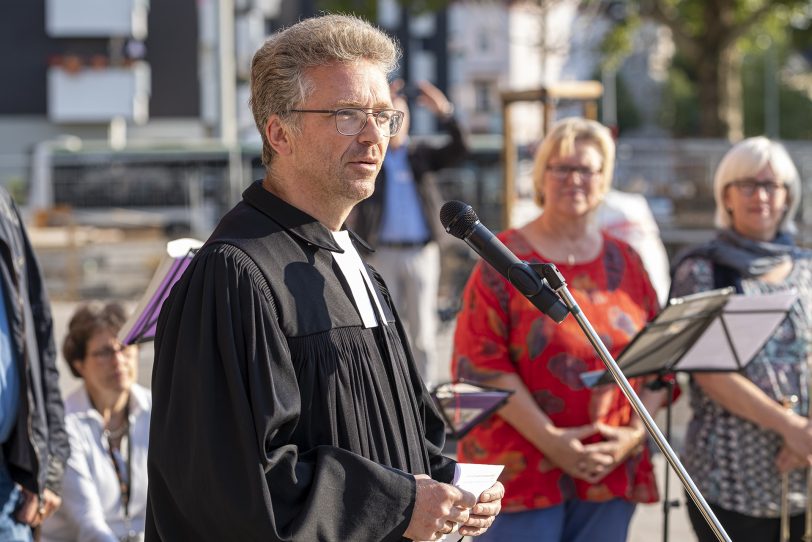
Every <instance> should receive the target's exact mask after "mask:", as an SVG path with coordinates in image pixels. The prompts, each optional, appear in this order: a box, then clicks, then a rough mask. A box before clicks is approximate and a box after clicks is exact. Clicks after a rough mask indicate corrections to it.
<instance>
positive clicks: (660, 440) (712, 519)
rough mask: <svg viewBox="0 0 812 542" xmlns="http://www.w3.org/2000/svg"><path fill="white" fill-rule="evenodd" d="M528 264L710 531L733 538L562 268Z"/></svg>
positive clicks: (722, 541)
mask: <svg viewBox="0 0 812 542" xmlns="http://www.w3.org/2000/svg"><path fill="white" fill-rule="evenodd" d="M530 267H531V268H533V270H534V271H536V272H537V273H539V274H540V275H541V276H542V277H543V278H544V279H545V280H546V281H547V283H548V284H549V285H550V287H551V288H552V289H553V290H555V291H556V293H557V294H558V295H559V296H560V297H561V299H562V301H563V302H564V304H565V305H566V306H567V309H568V310H569V312H570V313H571V314H572V316H573V317H574V318H575V320H576V321H577V322H578V325H579V326H580V327H581V330H582V331H583V332H584V334H585V335H586V338H587V340H589V342H590V344H591V345H592V347H593V348H594V349H595V352H596V353H597V354H598V357H600V358H601V361H603V363H604V365H605V366H606V370H607V371H609V373H610V374H611V375H612V378H614V380H615V382H617V385H618V386H620V389H621V391H622V392H623V395H625V396H626V399H628V400H629V403H631V406H632V408H633V409H634V411H635V412H636V413H637V415H638V416H640V419H641V420H643V424H644V425H645V426H646V430H647V431H648V433H649V435H651V437H652V438H653V439H654V442H655V443H656V444H657V447H658V448H659V449H660V451H662V453H663V455H664V456H665V458H666V459H667V460H668V462H669V463H670V464H671V467H672V468H673V469H674V471H675V472H676V474H677V476H678V477H679V479H680V481H681V482H682V485H683V486H684V487H685V491H687V492H688V495H690V497H691V499H693V501H694V503H696V506H697V508H698V509H699V511H700V512H701V513H702V516H703V517H704V518H705V521H707V522H708V526H709V527H710V528H711V530H712V531H713V534H714V535H716V538H717V539H718V540H719V542H732V541H731V539H730V537H729V536H728V535H727V533H726V532H725V530H724V528H723V527H722V524H721V523H719V520H718V519H717V518H716V515H715V514H714V513H713V510H711V508H710V506H709V505H708V503H707V501H705V498H704V497H703V496H702V494H701V493H700V492H699V489H697V487H696V485H695V484H694V481H693V480H691V477H690V476H689V475H688V471H686V470H685V467H683V466H682V463H681V462H680V460H679V458H678V457H677V454H676V453H674V450H673V449H672V448H671V445H670V444H669V443H668V441H667V440H666V438H665V437H664V436H663V434H662V432H660V428H659V427H657V424H656V423H655V422H654V419H653V418H652V417H651V414H649V413H648V411H647V410H646V407H645V406H644V405H643V402H642V401H641V400H640V397H638V396H637V393H636V392H635V391H634V388H632V386H631V384H629V381H628V380H627V379H626V376H625V375H624V374H623V372H622V371H621V370H620V367H618V364H617V362H616V361H615V360H614V358H612V354H610V353H609V350H608V349H607V348H606V345H604V344H603V341H602V340H601V339H600V337H599V336H598V334H597V332H595V329H594V328H593V327H592V324H590V323H589V320H587V318H586V316H585V315H584V313H583V312H581V308H580V307H579V306H578V303H577V302H576V301H575V299H574V298H573V297H572V294H570V291H569V289H568V288H567V283H566V281H565V280H564V277H563V275H561V272H560V271H559V270H558V268H557V267H556V266H555V265H553V264H551V263H542V264H530ZM668 399H669V401H670V400H671V398H670V397H669V398H668ZM666 479H667V477H666ZM666 483H667V482H666Z"/></svg>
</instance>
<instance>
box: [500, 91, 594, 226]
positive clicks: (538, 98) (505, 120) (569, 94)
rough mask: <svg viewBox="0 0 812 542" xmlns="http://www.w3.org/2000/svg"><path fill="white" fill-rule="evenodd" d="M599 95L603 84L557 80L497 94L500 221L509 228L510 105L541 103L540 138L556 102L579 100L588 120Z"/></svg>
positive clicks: (512, 187)
mask: <svg viewBox="0 0 812 542" xmlns="http://www.w3.org/2000/svg"><path fill="white" fill-rule="evenodd" d="M602 95H603V85H602V84H601V83H600V82H598V81H560V82H558V83H554V84H552V85H546V86H543V87H540V88H536V89H529V90H508V91H504V92H502V93H501V98H502V126H503V131H504V137H503V140H502V174H503V179H504V194H503V196H504V205H503V206H502V212H503V216H502V219H503V223H504V225H505V227H506V228H507V227H510V217H511V216H512V212H513V200H514V199H515V197H516V181H515V179H516V162H517V160H518V156H517V152H516V146H515V145H514V144H513V124H512V122H511V119H510V114H509V113H510V106H511V105H513V104H514V103H516V102H542V104H543V105H544V110H543V119H542V122H543V125H542V134H541V135H542V137H543V136H544V135H546V134H547V132H548V131H549V130H550V126H552V124H553V120H554V118H555V109H556V106H557V105H558V102H560V101H564V100H565V101H576V102H582V103H583V115H584V117H586V118H588V119H592V120H597V118H598V100H599V99H600V98H601V96H602Z"/></svg>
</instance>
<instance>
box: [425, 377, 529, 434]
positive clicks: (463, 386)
mask: <svg viewBox="0 0 812 542" xmlns="http://www.w3.org/2000/svg"><path fill="white" fill-rule="evenodd" d="M512 394H513V390H504V389H500V388H492V387H489V386H483V385H482V384H475V383H473V382H468V381H466V380H456V381H454V382H447V383H445V384H440V385H439V386H437V387H436V388H434V390H433V391H432V392H431V397H432V398H433V399H434V402H435V403H436V404H437V407H438V408H439V409H440V414H442V416H443V419H444V420H445V425H446V434H448V435H449V436H451V437H453V438H455V439H461V438H462V437H464V436H465V435H466V434H467V433H468V432H469V431H470V430H471V429H473V428H474V427H476V425H477V424H479V423H481V422H483V421H484V420H485V419H487V418H488V417H489V416H490V415H491V414H493V413H494V412H496V411H497V410H499V409H500V408H501V407H502V406H503V405H504V404H505V403H506V402H507V400H508V399H509V398H510V396H511V395H512Z"/></svg>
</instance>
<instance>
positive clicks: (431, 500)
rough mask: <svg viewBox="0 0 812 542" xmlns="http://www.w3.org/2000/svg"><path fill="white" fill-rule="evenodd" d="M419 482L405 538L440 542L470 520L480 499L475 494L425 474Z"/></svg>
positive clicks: (418, 478) (419, 476)
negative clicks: (472, 510) (471, 513)
mask: <svg viewBox="0 0 812 542" xmlns="http://www.w3.org/2000/svg"><path fill="white" fill-rule="evenodd" d="M415 481H416V482H417V494H416V495H415V499H414V509H413V510H412V519H411V520H410V521H409V526H408V527H407V528H406V532H404V533H403V536H404V537H406V538H408V539H410V540H438V539H440V538H442V536H443V535H445V534H448V533H450V532H452V531H453V530H454V529H455V528H456V526H457V524H465V523H466V522H467V521H468V519H469V517H468V516H469V511H470V509H471V508H472V507H473V506H474V505H475V504H476V498H475V497H474V496H473V495H472V494H471V493H469V492H467V491H463V490H461V489H459V488H456V487H454V486H452V485H449V484H443V483H441V482H437V481H435V480H432V479H431V478H429V477H428V476H426V475H425V474H418V475H416V476H415ZM492 491H493V489H489V490H488V492H492ZM499 498H500V499H501V496H500V497H499Z"/></svg>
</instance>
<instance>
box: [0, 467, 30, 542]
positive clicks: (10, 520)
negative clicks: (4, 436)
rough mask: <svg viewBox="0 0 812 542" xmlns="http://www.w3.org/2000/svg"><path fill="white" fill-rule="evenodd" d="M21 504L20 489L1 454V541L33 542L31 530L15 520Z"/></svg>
mask: <svg viewBox="0 0 812 542" xmlns="http://www.w3.org/2000/svg"><path fill="white" fill-rule="evenodd" d="M19 504H20V488H19V487H17V484H15V483H14V480H12V479H11V474H9V472H8V467H6V462H5V460H3V457H2V454H0V540H2V541H3V542H31V541H32V538H31V528H30V527H29V526H28V525H23V524H22V523H19V522H17V520H16V519H15V517H14V516H15V513H16V512H17V506H18V505H19Z"/></svg>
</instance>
